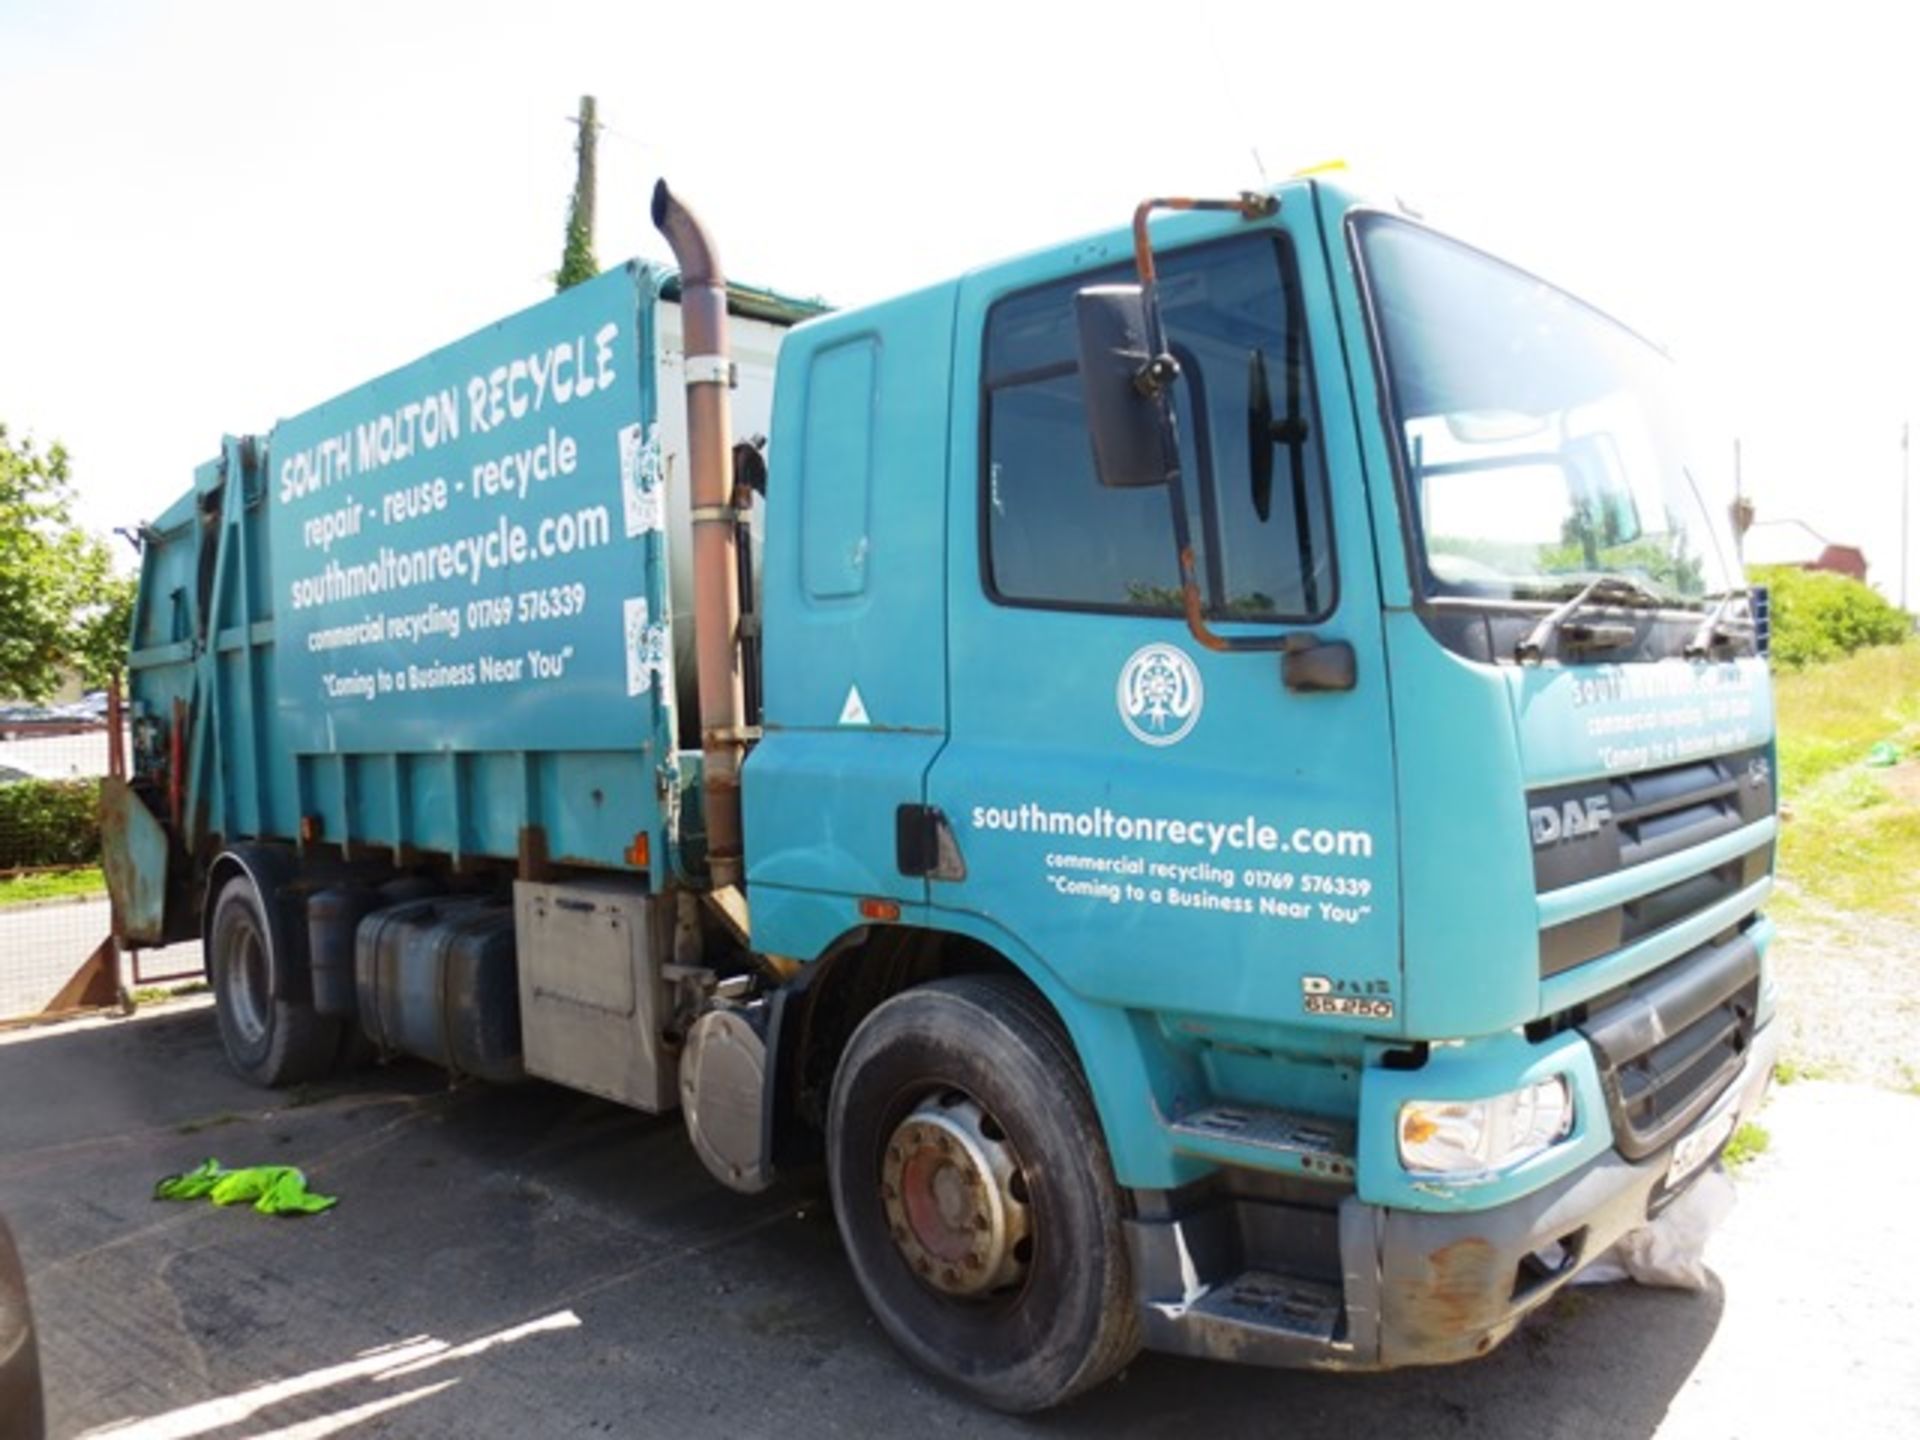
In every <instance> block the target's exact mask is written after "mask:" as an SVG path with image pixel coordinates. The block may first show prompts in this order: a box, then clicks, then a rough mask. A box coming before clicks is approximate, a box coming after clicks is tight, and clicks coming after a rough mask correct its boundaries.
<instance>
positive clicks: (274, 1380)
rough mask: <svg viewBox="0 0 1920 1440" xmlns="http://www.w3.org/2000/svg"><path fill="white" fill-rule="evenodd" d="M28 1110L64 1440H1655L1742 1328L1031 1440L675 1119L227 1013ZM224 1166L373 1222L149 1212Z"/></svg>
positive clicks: (1131, 1382) (1587, 1301) (78, 1071)
mask: <svg viewBox="0 0 1920 1440" xmlns="http://www.w3.org/2000/svg"><path fill="white" fill-rule="evenodd" d="M0 1096H4V1097H6V1098H7V1103H6V1105H5V1106H4V1107H0V1203H4V1205H5V1208H6V1209H7V1211H8V1213H9V1217H10V1219H11V1220H12V1222H13V1225H14V1229H15V1231H16V1234H17V1235H18V1237H19V1239H20V1242H21V1246H22V1249H23V1252H24V1253H25V1256H26V1261H27V1268H28V1276H29V1284H30V1286H31V1287H32V1292H33V1301H34V1305H35V1309H36V1313H37V1316H38V1319H39V1322H40V1329H41V1347H42V1355H43V1364H44V1368H45V1371H46V1380H47V1385H48V1390H49V1396H48V1398H49V1402H50V1408H51V1415H50V1419H51V1420H52V1422H53V1426H54V1428H53V1431H52V1433H55V1434H61V1435H70V1434H79V1433H81V1432H82V1431H83V1430H85V1429H86V1427H88V1426H99V1425H105V1424H111V1423H113V1422H116V1421H121V1420H127V1419H137V1418H141V1417H144V1418H145V1419H147V1420H149V1421H153V1422H156V1423H161V1422H164V1423H163V1424H161V1428H163V1429H164V1430H165V1432H166V1433H169V1434H182V1435H188V1434H190V1435H196V1436H212V1437H222V1440H224V1437H238V1436H241V1435H247V1436H261V1435H271V1434H273V1433H274V1432H275V1431H276V1430H278V1429H282V1428H291V1427H309V1428H308V1429H305V1430H301V1431H299V1433H313V1434H320V1433H335V1430H336V1429H338V1428H342V1427H347V1426H353V1425H358V1424H362V1423H371V1422H373V1421H374V1420H375V1418H376V1417H385V1418H384V1419H381V1420H380V1421H379V1424H380V1426H381V1427H385V1428H383V1433H393V1434H404V1435H409V1436H416V1435H417V1436H438V1435H447V1436H456V1435H457V1436H461V1437H482V1436H495V1435H498V1436H509V1435H513V1436H518V1435H529V1434H539V1435H566V1434H575V1433H611V1434H622V1435H623V1434H656V1433H669V1432H671V1433H680V1434H727V1435H769V1436H779V1437H781V1440H797V1437H802V1436H810V1435H816V1434H817V1435H826V1434H841V1435H844V1434H846V1433H848V1432H849V1431H852V1432H854V1433H859V1434H873V1435H894V1434H906V1433H911V1432H915V1431H921V1430H925V1429H927V1428H929V1427H931V1428H940V1429H947V1428H951V1429H955V1430H959V1431H963V1432H966V1433H977V1434H988V1435H997V1434H1007V1435H1017V1434H1041V1435H1059V1436H1078V1435H1109V1434H1116V1433H1122V1434H1129V1435H1174V1434H1181V1435H1183V1436H1184V1435H1186V1434H1189V1433H1192V1432H1194V1431H1196V1430H1198V1429H1200V1428H1201V1427H1204V1429H1205V1431H1206V1433H1208V1434H1209V1435H1216V1436H1229V1437H1230V1436H1238V1435H1270V1434H1272V1433H1274V1432H1275V1431H1276V1429H1284V1430H1285V1432H1286V1433H1287V1434H1289V1435H1290V1436H1295V1437H1320V1436H1325V1437H1339V1440H1352V1437H1354V1436H1356V1435H1371V1434H1385V1433H1396V1432H1407V1433H1428V1434H1450V1433H1467V1432H1471V1433H1473V1434H1476V1435H1486V1436H1493V1437H1504V1436H1513V1437H1520V1436H1523V1435H1524V1436H1527V1437H1530V1440H1531V1437H1534V1436H1537V1435H1539V1434H1540V1433H1542V1430H1543V1419H1545V1418H1548V1417H1550V1418H1551V1422H1552V1423H1551V1424H1550V1425H1546V1426H1544V1428H1546V1429H1550V1430H1551V1431H1552V1432H1553V1433H1554V1434H1556V1435H1561V1436H1584V1435H1593V1436H1600V1435H1606V1436H1623V1435H1624V1436H1646V1435H1651V1434H1653V1433H1654V1431H1655V1430H1656V1429H1657V1428H1658V1426H1659V1424H1660V1422H1661V1419H1662V1417H1663V1416H1664V1415H1665V1413H1666V1411H1667V1408H1668V1405H1669V1403H1670V1401H1671V1399H1672V1397H1673V1396H1674V1394H1675V1393H1676V1392H1677V1391H1678V1390H1679V1389H1680V1388H1681V1387H1682V1386H1683V1385H1685V1384H1686V1382H1687V1378H1688V1376H1689V1374H1690V1373H1691V1372H1692V1370H1693V1368H1694V1366H1695V1364H1696V1363H1697V1361H1698V1359H1699V1357H1700V1355H1701V1353H1702V1351H1703V1350H1704V1349H1705V1348H1706V1346H1707V1344H1708V1342H1709V1341H1710V1339H1711V1338H1712V1336H1713V1334H1714V1331H1715V1329H1716V1327H1717V1325H1718V1323H1719V1319H1720V1314H1721V1310H1722V1296H1721V1292H1720V1291H1719V1289H1718V1287H1717V1285H1716V1287H1715V1288H1713V1289H1710V1290H1709V1291H1707V1292H1706V1293H1704V1294H1700V1295H1683V1294H1675V1293H1668V1292H1656V1291H1647V1290H1639V1289H1635V1288H1633V1287H1630V1286H1615V1287H1605V1288H1603V1289H1597V1290H1583V1291H1577V1292H1572V1293H1569V1294H1564V1295H1562V1296H1560V1297H1558V1298H1556V1299H1555V1300H1554V1301H1553V1302H1551V1303H1550V1304H1549V1305H1548V1306H1547V1307H1546V1312H1545V1313H1544V1314H1543V1315H1541V1316H1539V1317H1537V1318H1536V1319H1534V1320H1533V1321H1531V1322H1529V1323H1528V1324H1527V1325H1526V1326H1524V1327H1522V1329H1521V1331H1520V1332H1519V1333H1518V1334H1517V1335H1515V1336H1514V1337H1513V1338H1512V1339H1511V1340H1509V1341H1508V1342H1507V1344H1506V1345H1504V1346H1503V1347H1501V1349H1500V1350H1498V1351H1496V1352H1495V1353H1494V1354H1493V1355H1491V1356H1489V1357H1487V1358H1486V1359H1484V1360H1481V1361H1478V1362H1476V1363H1473V1364H1469V1365H1463V1366H1457V1367H1452V1368H1449V1369H1443V1370H1431V1371H1406V1372H1398V1373H1394V1374H1387V1375H1376V1376H1335V1375H1319V1374H1307V1373H1289V1372H1275V1371H1260V1370H1251V1369H1243V1368H1239V1367H1234V1366H1228V1365H1217V1364H1204V1363H1200V1362H1194V1361H1185V1360H1178V1359H1173V1358H1170V1357H1165V1356H1154V1355H1143V1356H1141V1357H1140V1358H1139V1359H1137V1360H1136V1361H1135V1362H1134V1363H1133V1364H1132V1365H1131V1366H1130V1367H1129V1368H1128V1369H1127V1371H1126V1372H1125V1373H1124V1374H1123V1375H1122V1376H1121V1377H1120V1378H1118V1379H1117V1380H1116V1381H1114V1382H1112V1383H1110V1384H1108V1385H1107V1386H1104V1387H1102V1388H1101V1389H1100V1390H1097V1391H1095V1392H1094V1393H1093V1394H1091V1395H1088V1396H1085V1397H1083V1398H1082V1399H1081V1400H1079V1401H1077V1402H1075V1403H1074V1404H1072V1405H1069V1406H1067V1407H1065V1408H1063V1409H1061V1410H1059V1411H1056V1412H1053V1413H1051V1414H1049V1415H1044V1416H1039V1417H1033V1418H1012V1417H1005V1416H999V1415H996V1414H993V1413H991V1412H988V1411H985V1410H982V1409H980V1408H979V1407H977V1406H975V1405H973V1404H971V1403H970V1402H969V1401H967V1400H966V1399H965V1398H964V1397H961V1396H959V1395H957V1394H955V1393H953V1392H950V1391H948V1390H946V1389H944V1388H942V1387H940V1386H938V1385H935V1384H933V1383H932V1382H929V1381H928V1380H927V1379H925V1378H924V1377H923V1376H921V1375H919V1374H918V1373H917V1372H915V1371H914V1370H913V1369H912V1368H911V1367H910V1366H908V1365H907V1363H906V1362H905V1361H904V1360H902V1359H901V1358H900V1357H899V1356H898V1355H897V1354H896V1353H895V1352H894V1351H893V1349H892V1347H891V1346H890V1345H889V1344H888V1343H887V1341H886V1339H885V1337H884V1336H883V1335H882V1334H881V1333H880V1331H879V1329H878V1328H877V1327H876V1326H875V1325H874V1324H873V1322H872V1320H871V1318H870V1317H869V1315H868V1314H867V1311H866V1307H865V1305H864V1303H863V1301H862V1300H861V1297H860V1295H859V1292H858V1290H857V1289H856V1287H855V1285H854V1282H853V1278H852V1275H851V1273H850V1272H849V1271H848V1269H847V1267H846V1265H845V1263H844V1262H843V1260H842V1258H841V1255H840V1250H839V1239H838V1235H837V1232H836V1231H835V1228H834V1223H833V1219H832V1215H831V1213H830V1210H829V1207H828V1206H827V1204H826V1203H825V1197H824V1195H823V1194H822V1193H821V1190H820V1188H819V1186H818V1184H817V1183H816V1182H814V1181H812V1180H811V1179H802V1180H801V1181H799V1182H786V1183H783V1184H781V1185H779V1186H777V1187H776V1188H775V1189H774V1190H772V1191H769V1192H767V1193H766V1194H763V1195H757V1196H746V1195H739V1194H735V1193H733V1192H732V1191H729V1190H726V1189H724V1188H722V1187H721V1186H719V1185H718V1184H716V1183H715V1182H713V1181H712V1180H711V1179H709V1177H708V1176H707V1174H706V1172H705V1171H704V1170H703V1169H702V1168H701V1166H700V1164H699V1162H698V1160H697V1159H696V1158H695V1157H694V1156H693V1153H692V1151H691V1148H690V1147H689V1146H688V1145H687V1143H686V1141H685V1139H684V1137H683V1136H682V1133H681V1128H680V1124H679V1121H678V1119H677V1118H675V1117H671V1116H668V1117H648V1116H642V1115H638V1114H636V1113H634V1112H632V1111H629V1110H626V1109H623V1108H621V1107H619V1106H616V1105H613V1104H611V1103H607V1102H603V1101H599V1100H595V1099H592V1098H590V1097H586V1096H581V1095H578V1094H575V1093H573V1092H569V1091H565V1090H561V1089H558V1088H556V1087H550V1086H546V1085H542V1084H539V1083H528V1084H524V1085H519V1086H512V1087H485V1086H480V1085H467V1084H462V1085H455V1086H452V1087H450V1086H449V1084H448V1082H447V1079H446V1077H445V1076H444V1075H443V1074H442V1073H441V1072H439V1071H437V1070H434V1069H432V1068H430V1067H427V1066H423V1065H413V1064H394V1065H390V1066H383V1067H376V1068H373V1069H370V1070H365V1071H361V1072H358V1073H355V1074H353V1075H349V1076H345V1077H341V1078H339V1079H336V1080H333V1081H329V1082H328V1083H326V1084H324V1085H319V1086H314V1087H309V1088H307V1089H305V1090H302V1091H298V1092H285V1093H281V1094H278V1095H269V1094H266V1093H263V1092H260V1091H257V1090H253V1089H250V1088H249V1087H247V1086H245V1085H244V1084H242V1083H241V1082H239V1081H238V1080H237V1079H235V1078H234V1077H232V1076H231V1074H230V1073H229V1072H228V1071H227V1069H226V1067H225V1064H224V1062H223V1060H222V1058H221V1056H220V1052H219V1041H218V1038H217V1035H216V1033H215V1030H214V1025H213V1017H212V1015H211V1013H210V1011H207V1010H205V1009H195V1010H181V1011H173V1012H161V1013H158V1014H155V1015H152V1016H144V1017H142V1018H140V1019H138V1020H136V1021H134V1022H132V1023H128V1024H120V1025H110V1026H102V1027H95V1028H87V1029H71V1030H67V1031H64V1032H45V1033H42V1034H38V1035H35V1036H34V1037H32V1038H31V1039H30V1040H27V1041H24V1042H20V1041H13V1042H9V1043H5V1044H0ZM209 1154H212V1155H218V1156H219V1157H220V1158H221V1159H222V1160H224V1161H226V1162H227V1163H230V1164H245V1163H262V1162H270V1163H291V1164H298V1165H301V1166H303V1167H304V1168H306V1169H307V1171H308V1173H309V1175H310V1177H311V1179H312V1181H313V1184H314V1185H315V1188H317V1189H320V1190H322V1191H323V1192H325V1193H329V1194H336V1195H338V1196H340V1197H341V1203H340V1205H339V1207H338V1208H337V1209H335V1210H333V1211H330V1212H328V1213H327V1214H326V1215H324V1216H321V1217H317V1218H315V1219H312V1220H301V1221H287V1220H269V1219H267V1218H265V1217H260V1216H256V1215H253V1214H251V1213H249V1212H240V1213H236V1212H234V1211H219V1210H215V1209H213V1208H212V1207H209V1206H205V1205H199V1206H169V1205H158V1204H155V1203H154V1202H152V1201H150V1200H149V1199H148V1198H147V1197H148V1193H149V1191H150V1189H151V1186H152V1183H153V1181H154V1179H155V1178H157V1177H158V1176H159V1175H161V1174H165V1173H168V1172H169V1171H170V1170H174V1169H179V1168H185V1167H186V1166H188V1165H191V1164H193V1163H196V1162H197V1161H198V1160H200V1159H202V1158H204V1157H205V1156H206V1155H209ZM136 1356H137V1357H138V1359H139V1363H138V1364H137V1365H132V1366H130V1365H129V1364H128V1363H127V1359H128V1357H136ZM316 1424H317V1425H321V1426H323V1427H324V1428H320V1429H312V1428H311V1427H313V1426H315V1425H316ZM140 1433H141V1432H140V1429H139V1428H137V1427H136V1428H134V1429H132V1430H129V1431H128V1432H126V1434H127V1440H135V1437H138V1436H139V1434H140ZM154 1433H159V1431H158V1430H156V1431H155V1432H154Z"/></svg>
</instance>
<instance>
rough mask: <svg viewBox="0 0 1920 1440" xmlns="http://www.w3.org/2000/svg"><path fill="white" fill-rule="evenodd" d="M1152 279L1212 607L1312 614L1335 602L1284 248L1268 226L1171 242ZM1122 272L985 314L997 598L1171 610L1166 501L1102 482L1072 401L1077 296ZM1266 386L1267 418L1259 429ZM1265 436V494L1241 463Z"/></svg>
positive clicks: (990, 539)
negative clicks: (1173, 373)
mask: <svg viewBox="0 0 1920 1440" xmlns="http://www.w3.org/2000/svg"><path fill="white" fill-rule="evenodd" d="M1160 274H1161V280H1160V303H1161V309H1162V314H1163V317H1164V319H1165V322H1166V331H1167V338H1168V343H1169V345H1170V346H1171V348H1172V349H1173V352H1174V354H1175V356H1176V358H1178V359H1179V361H1180V364H1181V370H1182V375H1181V379H1180V381H1179V382H1178V385H1177V387H1176V391H1175V399H1174V410H1175V418H1176V423H1177V425H1178V427H1179V432H1180V452H1181V456H1180V458H1181V474H1182V476H1183V478H1184V480H1185V482H1186V483H1185V489H1186V492H1187V500H1188V504H1189V509H1190V513H1189V516H1188V523H1189V526H1190V527H1191V529H1192V532H1193V535H1194V544H1195V550H1196V556H1195V559H1196V571H1197V573H1198V575H1199V577H1200V580H1201V587H1202V592H1203V596H1204V598H1205V602H1206V609H1207V613H1208V615H1209V616H1210V617H1212V618H1214V619H1217V620H1276V621H1280V620H1290V621H1304V620H1313V619H1319V618H1323V617H1324V616H1325V615H1326V614H1327V613H1328V611H1330V610H1331V609H1332V605H1333V589H1334V583H1333V582H1334V575H1333V554H1332V545H1331V535H1330V530H1329V522H1328V518H1327V497H1326V473H1325V467H1324V464H1323V462H1322V459H1321V450H1320V436H1319V425H1318V422H1317V419H1316V417H1315V416H1314V414H1313V386H1312V383H1311V372H1310V368H1309V365H1308V359H1307V347H1306V327H1305V321H1304V318H1303V317H1302V314H1301V305H1300V300H1299V292H1298V283H1297V280H1296V278H1295V277H1296V274H1297V272H1296V270H1295V267H1294V261H1293V256H1292V253H1291V251H1290V249H1289V248H1288V247H1287V245H1286V242H1285V241H1284V239H1282V238H1281V237H1277V236H1274V235H1271V234H1265V235H1249V236H1244V237H1236V238H1234V239H1232V240H1227V241H1222V242H1218V243H1214V244H1208V245H1200V246H1194V247H1191V248H1189V249H1186V250H1177V251H1173V252H1171V253H1169V254H1168V255H1166V256H1165V257H1164V258H1163V260H1162V262H1161V267H1160ZM1130 278H1131V275H1130V272H1129V271H1126V270H1121V269H1114V270H1109V271H1104V272H1098V273H1093V274H1087V275H1077V276H1074V277H1073V278H1072V279H1070V280H1065V281H1059V282H1055V283H1053V284H1049V285H1046V286H1043V287H1040V288H1038V289H1034V290H1028V291H1024V292H1021V293H1020V294H1017V295H1012V296H1009V297H1007V298H1006V299H1004V300H1002V301H1000V302H999V303H997V304H996V305H995V306H994V307H993V309H992V310H991V311H990V312H989V313H988V318H987V335H986V357H985V392H986V393H985V395H984V397H983V401H984V409H985V417H986V446H985V451H986V473H985V475H984V477H983V490H984V493H983V496H982V506H983V509H984V513H985V526H984V530H985V535H986V547H985V548H986V554H985V557H984V560H985V570H986V576H985V578H986V583H987V589H988V592H989V593H990V594H991V595H992V596H993V597H994V598H995V599H996V600H999V601H1001V602H1002V603H1005V604H1011V605H1040V606H1047V607H1053V608H1070V609H1085V610H1108V611H1111V610H1138V611H1147V612H1154V613H1172V612H1177V611H1178V610H1179V609H1180V608H1181V607H1180V575H1179V566H1178V563H1177V559H1176V557H1175V555H1174V549H1173V526H1172V517H1171V516H1170V515H1169V513H1168V503H1169V502H1168V499H1167V494H1166V492H1165V491H1164V490H1159V489H1151V490H1106V489H1102V488H1101V486H1100V484H1099V482H1098V480H1097V479H1096V477H1095V474H1094V465H1093V444H1092V440H1091V439H1090V437H1089V435H1088V433H1087V426H1086V417H1085V413H1084V410H1083V408H1082V405H1081V399H1080V376H1079V371H1078V366H1077V364H1076V362H1075V358H1074V356H1075V340H1074V321H1073V296H1074V292H1075V291H1076V290H1078V289H1080V288H1081V287H1082V286H1084V285H1093V284H1102V283H1110V282H1113V281H1117V280H1126V279H1130ZM1262 382H1264V384H1265V386H1266V389H1267V396H1266V405H1267V408H1268V409H1270V411H1271V415H1272V420H1273V424H1272V426H1271V427H1270V429H1269V432H1268V433H1267V434H1266V435H1265V436H1256V435H1255V434H1254V433H1253V432H1254V430H1255V429H1256V428H1257V427H1256V425H1255V423H1254V417H1255V415H1256V414H1257V413H1258V412H1259V411H1260V408H1261V407H1260V406H1259V405H1258V404H1257V403H1256V402H1257V401H1258V400H1259V398H1260V397H1259V395H1258V387H1259V385H1260V384H1261V383H1262ZM1278 436H1286V437H1292V438H1291V440H1290V441H1289V440H1288V439H1283V438H1277V437H1278ZM1261 443H1266V444H1272V445H1274V446H1275V447H1276V448H1275V453H1274V456H1273V467H1272V484H1271V488H1270V490H1269V491H1267V492H1266V493H1264V494H1263V493H1256V490H1255V484H1254V466H1253V465H1252V464H1251V463H1250V458H1249V457H1250V455H1251V453H1252V452H1251V448H1250V447H1251V446H1253V445H1256V444H1261ZM1295 450H1297V451H1298V456H1299V459H1298V464H1297V466H1296V464H1295V461H1294V453H1293V452H1294V451H1295ZM1296 471H1297V483H1296Z"/></svg>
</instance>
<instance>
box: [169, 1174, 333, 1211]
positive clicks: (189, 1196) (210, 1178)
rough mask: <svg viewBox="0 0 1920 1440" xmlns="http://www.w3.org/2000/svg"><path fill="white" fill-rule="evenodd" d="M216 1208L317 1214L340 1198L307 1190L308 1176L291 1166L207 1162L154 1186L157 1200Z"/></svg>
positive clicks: (171, 1176) (330, 1206)
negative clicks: (207, 1203)
mask: <svg viewBox="0 0 1920 1440" xmlns="http://www.w3.org/2000/svg"><path fill="white" fill-rule="evenodd" d="M203 1196H204V1197H205V1198H206V1199H209V1200H211V1201H213V1203H214V1204H216V1205H243V1204H245V1203H247V1202H248V1201H252V1202H253V1208H254V1209H256V1210H258V1211H259V1212H260V1213H261V1214H262V1215H317V1214H319V1213H320V1212H321V1211H322V1210H331V1209H332V1208H333V1207H334V1206H335V1205H337V1204H339V1203H340V1201H339V1197H338V1196H334V1195H318V1194H315V1193H314V1192H313V1191H311V1190H309V1189H307V1177H306V1176H305V1175H304V1174H302V1173H301V1172H300V1171H299V1170H297V1169H295V1168H294V1167H293V1166H291V1165H252V1166H247V1167H245V1168H243V1169H239V1170H228V1169H226V1168H224V1167H223V1166H222V1165H221V1164H220V1162H219V1161H218V1160H206V1161H203V1162H202V1163H201V1164H200V1165H198V1166H196V1167H195V1168H194V1169H192V1170H189V1171H187V1172H186V1173H185V1174H181V1175H169V1176H167V1177H166V1178H165V1179H164V1180H162V1181H160V1182H159V1184H157V1185H155V1186H154V1187H153V1198H154V1199H156V1200H198V1199H200V1198H202V1197H203Z"/></svg>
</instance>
